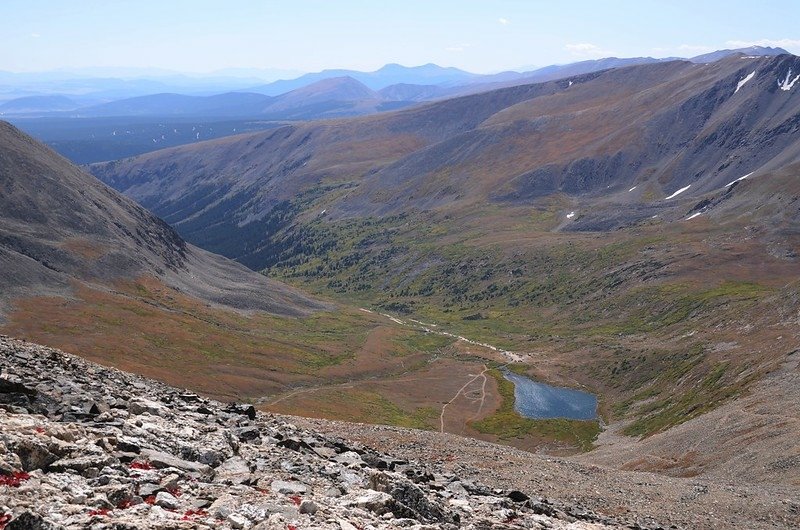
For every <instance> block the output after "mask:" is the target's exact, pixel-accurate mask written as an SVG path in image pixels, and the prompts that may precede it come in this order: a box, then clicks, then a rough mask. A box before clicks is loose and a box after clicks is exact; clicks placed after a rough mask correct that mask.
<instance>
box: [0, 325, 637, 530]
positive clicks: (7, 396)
mask: <svg viewBox="0 0 800 530" xmlns="http://www.w3.org/2000/svg"><path fill="white" fill-rule="evenodd" d="M623 525H624V523H623V522H622V521H617V520H614V519H612V518H609V517H604V516H600V515H597V514H595V513H592V512H590V511H588V510H586V509H583V508H580V507H577V506H570V505H567V504H560V503H557V502H554V501H549V500H546V499H541V498H538V497H536V496H535V495H534V494H533V492H522V491H515V490H503V489H497V488H490V487H488V486H486V485H483V484H481V483H480V482H479V481H476V480H472V479H471V480H468V479H466V478H463V477H459V476H458V475H457V474H454V473H452V472H445V471H443V470H442V469H440V468H437V466H433V465H426V463H424V462H414V461H409V460H406V459H402V458H394V457H391V456H388V455H385V454H382V453H379V452H376V451H373V450H371V449H367V448H365V447H364V446H361V445H359V444H357V443H353V442H348V441H344V440H341V439H337V438H334V437H325V436H322V435H320V434H318V433H315V432H313V431H311V430H304V429H300V428H298V427H296V426H294V425H293V424H292V423H290V422H289V421H287V420H286V419H285V418H284V419H282V418H278V417H272V416H268V415H264V414H262V413H257V412H256V411H255V410H254V408H253V407H252V406H250V405H243V404H223V403H219V402H215V401H211V400H208V399H205V398H203V397H200V396H198V395H196V394H194V393H191V392H186V391H183V390H179V389H174V388H170V387H167V386H165V385H163V384H160V383H157V382H154V381H150V380H147V379H144V378H141V377H138V376H134V375H130V374H126V373H124V372H120V371H117V370H113V369H108V368H104V367H101V366H98V365H95V364H92V363H89V362H87V361H84V360H81V359H79V358H77V357H74V356H72V355H68V354H65V353H62V352H60V351H57V350H53V349H50V348H45V347H41V346H36V345H33V344H29V343H25V342H22V341H17V340H14V339H10V338H8V337H0V528H4V529H5V530H19V529H59V528H93V529H98V530H99V529H146V528H257V529H287V530H295V529H304V528H320V529H341V530H366V529H371V528H417V529H420V528H475V529H478V528H480V529H492V528H498V529H499V528H551V529H575V530H579V529H600V528H613V527H619V526H623ZM625 526H627V525H625Z"/></svg>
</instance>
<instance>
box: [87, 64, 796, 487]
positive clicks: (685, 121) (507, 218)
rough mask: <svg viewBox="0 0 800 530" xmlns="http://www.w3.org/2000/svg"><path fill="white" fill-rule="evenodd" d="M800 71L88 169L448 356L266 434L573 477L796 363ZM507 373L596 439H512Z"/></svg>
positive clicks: (199, 239)
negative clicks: (559, 457) (794, 78)
mask: <svg viewBox="0 0 800 530" xmlns="http://www.w3.org/2000/svg"><path fill="white" fill-rule="evenodd" d="M796 62H797V59H796V58H795V57H793V56H779V57H749V56H748V57H740V56H737V57H730V58H724V59H722V60H721V61H718V62H716V63H712V64H707V65H698V64H693V63H688V62H681V61H674V62H664V63H658V64H645V65H638V66H631V67H628V68H619V69H613V70H608V71H601V72H597V73H589V74H583V75H578V76H575V77H573V78H570V79H560V80H556V81H551V82H546V83H541V84H533V85H522V86H517V87H511V88H502V89H498V90H494V91H490V92H486V93H480V94H476V95H470V96H465V97H461V98H454V99H450V100H446V101H442V102H437V103H431V104H427V105H422V106H419V107H414V108H411V109H408V110H402V111H398V112H394V113H389V114H386V115H382V116H369V117H364V118H357V119H350V120H335V121H325V122H311V123H304V124H293V125H290V126H287V127H283V128H279V129H277V130H275V131H269V132H265V133H255V134H251V135H247V136H244V137H242V138H235V139H225V140H221V141H217V142H210V143H208V144H204V145H202V153H200V152H199V150H198V148H197V147H191V146H185V147H179V148H176V149H172V150H167V151H163V152H157V153H152V154H148V155H143V156H141V157H137V158H132V159H127V160H121V161H118V162H114V163H109V164H96V165H93V166H91V168H90V169H91V171H92V172H93V173H94V174H95V175H97V176H98V177H99V178H101V179H102V180H103V181H105V182H106V183H108V184H109V185H111V186H113V187H115V188H116V189H118V190H120V191H122V192H124V193H126V194H128V195H129V196H130V197H132V198H135V199H136V200H137V201H139V202H140V203H141V204H143V205H145V206H146V207H148V208H150V209H151V210H152V211H154V212H155V213H156V214H158V215H160V216H162V217H163V218H164V219H165V220H166V221H167V222H168V223H170V224H172V225H173V226H174V227H175V228H176V230H178V232H179V233H181V234H182V235H183V236H184V237H186V238H187V239H188V240H190V241H193V242H194V243H196V244H198V245H201V246H203V247H205V248H207V249H210V250H213V251H215V252H219V253H221V254H223V255H226V256H228V257H230V258H232V259H235V260H237V261H239V262H240V263H243V264H245V265H247V266H248V267H250V268H252V269H255V270H261V271H263V273H264V274H265V275H267V276H268V277H271V278H273V279H276V280H279V281H282V282H286V283H288V284H290V285H293V286H295V287H297V288H302V289H304V290H307V291H309V292H311V293H313V294H314V295H316V296H319V297H323V298H330V299H333V300H335V301H336V302H337V303H339V304H342V305H347V306H350V307H362V308H367V309H369V310H370V311H373V312H374V313H375V314H378V313H384V314H386V315H390V316H391V318H387V319H385V320H384V322H385V323H386V325H388V326H400V327H402V326H403V324H406V323H415V322H416V323H421V322H427V323H435V324H437V326H438V327H437V328H435V330H436V332H434V333H433V334H434V335H435V334H437V333H438V332H439V331H441V330H446V333H447V334H448V335H445V336H442V335H439V336H438V338H436V340H432V339H431V338H430V337H428V338H426V339H425V340H424V342H425V343H426V344H427V345H428V348H429V349H428V351H429V352H431V353H432V352H436V354H435V356H434V357H429V358H428V361H427V364H426V365H425V366H424V367H423V366H422V365H420V368H419V370H418V371H414V372H413V373H402V374H392V375H389V374H382V375H379V376H376V377H374V378H368V379H360V378H358V377H354V378H351V379H350V380H347V381H346V382H345V381H343V382H342V383H336V382H335V383H334V384H332V385H331V384H323V385H314V384H310V385H308V387H303V388H302V389H299V390H298V389H287V391H286V392H281V393H279V394H276V397H275V399H273V400H270V399H268V398H267V399H263V400H262V401H261V403H262V405H261V406H262V407H263V408H265V409H266V410H273V411H277V412H282V413H289V414H306V415H308V414H309V412H308V411H314V412H313V415H317V416H321V417H326V418H331V419H342V420H349V421H361V420H362V419H364V418H370V421H376V422H378V423H389V424H395V425H404V426H414V427H422V428H427V429H435V430H446V431H448V432H453V433H459V434H465V435H468V436H473V437H477V438H482V439H486V440H490V441H501V442H503V443H508V444H511V445H515V446H517V447H523V448H527V449H540V450H547V451H551V452H557V453H572V452H575V451H578V450H588V449H591V448H592V447H593V444H594V443H596V437H597V436H598V434H599V433H600V431H601V426H600V425H601V423H600V422H602V425H611V426H613V429H614V430H615V431H619V432H620V434H621V435H623V436H628V437H633V438H634V439H635V438H640V437H644V438H649V437H653V436H656V435H659V436H660V435H663V436H666V437H669V433H671V432H676V431H675V429H676V428H677V427H679V426H681V425H683V424H685V423H687V422H691V421H693V420H694V419H696V418H701V417H703V416H704V415H706V414H708V413H710V412H711V411H714V410H716V409H718V408H720V407H724V406H725V405H726V404H728V403H731V402H735V401H736V400H738V399H742V398H743V397H744V396H747V395H749V393H750V392H752V391H753V390H752V389H753V388H755V385H756V384H757V383H758V382H759V381H760V380H762V379H763V378H764V377H767V376H768V374H772V373H776V372H777V371H779V370H780V369H781V367H782V366H783V363H784V362H785V360H786V358H787V355H789V354H790V353H791V352H792V351H794V350H795V349H797V347H798V345H800V344H798V342H799V341H800V337H799V336H798V335H797V333H796V331H795V317H794V316H793V315H795V314H796V312H797V310H798V294H800V293H798V287H800V284H798V282H797V279H796V273H795V271H796V260H797V255H798V250H799V249H800V246H798V245H799V244H800V239H799V238H798V230H797V227H798V221H799V220H800V217H799V216H798V211H799V210H798V207H797V203H796V201H797V197H798V194H800V189H798V184H797V181H796V178H795V175H796V171H797V165H796V161H797V160H798V156H799V155H798V152H797V150H796V149H797V144H796V142H794V141H793V132H792V131H794V130H795V129H796V124H795V121H796V108H797V106H796V105H797V101H798V100H797V96H796V94H795V93H793V92H789V93H788V94H787V93H785V92H786V91H783V90H781V89H780V87H779V86H778V85H777V84H776V80H780V79H783V76H782V74H781V73H782V72H785V71H788V69H789V68H795V67H798V65H797V64H796ZM751 71H756V74H754V75H753V76H751V77H750V78H749V80H748V82H747V84H746V85H743V86H738V85H739V82H740V81H741V79H743V78H744V77H746V76H747V75H748V74H749V73H750V72H751ZM737 87H738V88H737ZM745 87H746V88H745ZM755 108H758V109H760V110H759V111H758V113H756V112H754V110H753V109H755ZM598 124H601V125H600V126H598ZM745 124H747V125H745ZM758 146H760V147H758ZM743 176H744V177H745V178H742V177H743ZM185 189H192V190H193V192H192V193H191V194H189V195H186V194H185V193H183V190H185ZM414 326H419V328H418V329H417V331H422V332H424V328H425V325H423V324H414ZM412 327H413V326H412ZM429 329H434V328H430V327H429ZM428 335H430V334H428ZM458 337H466V338H468V339H469V341H471V342H467V341H463V340H456V339H458ZM440 339H442V340H440ZM444 339H448V340H444ZM385 340H386V339H385V337H381V338H378V339H376V341H375V342H374V343H373V344H380V345H379V346H377V349H378V350H380V349H381V348H383V347H384V346H385V344H386V343H385ZM766 344H774V345H775V347H769V348H767V347H765V345H766ZM486 345H492V348H489V347H486ZM503 351H509V352H520V353H522V354H523V355H522V356H521V358H515V359H514V361H515V363H514V364H513V365H511V368H512V369H513V370H514V371H516V372H518V373H520V374H524V375H527V376H530V377H532V378H534V379H535V380H538V381H542V382H545V383H549V384H552V385H555V386H563V387H569V388H576V389H584V390H587V391H588V392H590V393H592V394H595V395H597V396H599V405H598V414H599V416H600V422H597V421H588V422H586V421H584V422H579V421H567V420H529V419H526V418H522V417H520V416H519V414H518V413H517V412H516V411H515V410H514V391H513V385H512V384H511V383H510V382H509V381H507V380H505V379H504V378H503V377H502V374H501V372H499V371H498V370H497V368H498V367H500V366H501V365H504V364H506V363H508V361H509V360H508V359H506V358H504V357H503V355H502V352H503ZM432 359H436V360H435V361H433V360H432ZM444 359H446V360H447V362H446V363H445V362H444ZM431 383H435V384H431ZM487 403H488V404H489V405H488V406H487ZM481 404H483V405H481ZM443 409H444V410H446V413H444V414H443V413H442V410H443ZM604 428H605V427H604ZM736 428H747V427H741V426H739V427H736ZM602 439H603V438H602V436H601V438H600V440H602ZM634 454H635V451H634ZM635 458H637V457H635V456H631V459H635ZM690 465H691V464H689V463H687V462H686V461H683V460H681V459H680V458H678V459H675V460H674V461H672V462H671V463H667V464H663V463H662V464H659V466H660V471H661V472H669V473H675V474H681V473H684V472H685V470H686V467H687V466H690Z"/></svg>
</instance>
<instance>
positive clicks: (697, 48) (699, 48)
mask: <svg viewBox="0 0 800 530" xmlns="http://www.w3.org/2000/svg"><path fill="white" fill-rule="evenodd" d="M678 51H680V52H692V53H698V54H699V53H706V52H713V51H714V47H713V46H706V45H704V44H681V45H680V46H678Z"/></svg>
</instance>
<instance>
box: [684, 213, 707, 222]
mask: <svg viewBox="0 0 800 530" xmlns="http://www.w3.org/2000/svg"><path fill="white" fill-rule="evenodd" d="M702 214H703V212H697V213H693V214H692V215H690V216H689V217H687V218H686V220H687V221H689V220H690V219H694V218H695V217H697V216H698V215H702Z"/></svg>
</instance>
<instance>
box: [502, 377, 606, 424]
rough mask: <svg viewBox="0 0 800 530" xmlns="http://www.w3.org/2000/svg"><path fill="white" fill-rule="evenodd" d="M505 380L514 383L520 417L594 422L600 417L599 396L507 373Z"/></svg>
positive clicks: (516, 405) (516, 404) (516, 406)
mask: <svg viewBox="0 0 800 530" xmlns="http://www.w3.org/2000/svg"><path fill="white" fill-rule="evenodd" d="M503 376H504V377H505V378H506V379H508V380H509V381H511V382H512V383H514V398H515V404H514V408H515V409H516V411H517V412H518V413H519V414H520V415H521V416H524V417H526V418H532V419H536V420H543V419H548V418H569V419H572V420H593V419H595V418H596V417H597V396H595V395H594V394H589V393H588V392H581V391H580V390H573V389H572V388H563V387H557V386H550V385H546V384H544V383H539V382H537V381H534V380H533V379H530V378H528V377H525V376H524V375H519V374H515V373H513V372H507V371H506V372H504V373H503Z"/></svg>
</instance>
